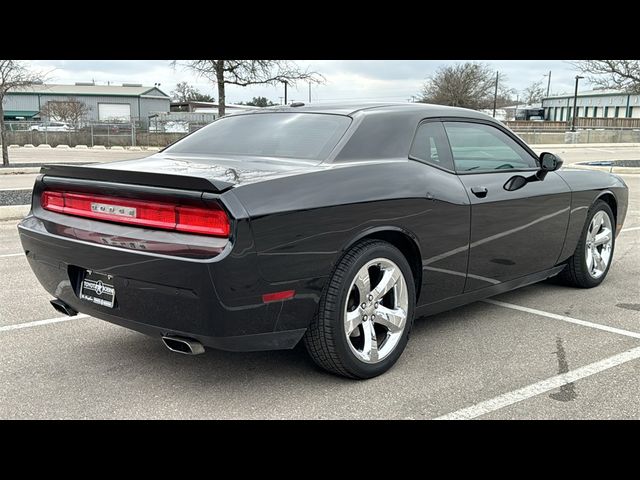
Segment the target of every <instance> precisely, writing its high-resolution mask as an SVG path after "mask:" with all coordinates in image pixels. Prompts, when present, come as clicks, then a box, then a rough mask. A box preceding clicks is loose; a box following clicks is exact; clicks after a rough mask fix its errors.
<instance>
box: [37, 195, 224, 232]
mask: <svg viewBox="0 0 640 480" xmlns="http://www.w3.org/2000/svg"><path fill="white" fill-rule="evenodd" d="M40 204H41V205H42V208H44V209H45V210H50V211H52V212H58V213H64V214H66V215H75V216H79V217H87V218H94V219H96V220H106V221H109V222H117V223H125V224H129V225H138V226H141V227H150V228H161V229H164V230H176V231H179V232H188V233H197V234H201V235H215V236H216V237H228V236H229V231H230V225H229V217H227V214H226V212H225V211H224V210H222V208H220V207H215V206H213V207H208V208H204V207H191V206H183V205H174V204H171V203H166V202H156V201H145V200H131V199H128V198H117V197H108V196H104V195H93V194H84V193H76V192H56V191H45V192H43V193H42V196H41V197H40Z"/></svg>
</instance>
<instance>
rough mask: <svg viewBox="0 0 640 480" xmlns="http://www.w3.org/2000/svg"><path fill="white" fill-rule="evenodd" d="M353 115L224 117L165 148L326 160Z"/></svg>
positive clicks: (206, 152)
mask: <svg viewBox="0 0 640 480" xmlns="http://www.w3.org/2000/svg"><path fill="white" fill-rule="evenodd" d="M350 123H351V118H350V117H346V116H343V115H328V114H317V113H315V114H314V113H256V114H249V115H237V116H229V117H224V118H221V119H220V120H217V121H215V122H213V123H211V124H210V125H207V126H206V127H203V128H201V129H200V130H198V131H197V132H195V133H194V134H192V135H189V136H188V137H185V138H184V139H183V140H181V141H179V142H177V143H175V144H174V145H172V146H171V147H169V148H167V149H166V150H165V152H166V153H174V154H196V155H217V154H223V155H249V156H261V157H287V158H301V159H309V160H324V159H326V158H327V156H328V155H329V153H330V152H331V150H333V148H334V147H335V146H336V144H337V143H338V140H340V137H341V136H342V135H343V134H344V132H345V131H346V130H347V128H348V127H349V124H350Z"/></svg>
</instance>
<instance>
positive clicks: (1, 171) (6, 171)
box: [0, 167, 40, 175]
mask: <svg viewBox="0 0 640 480" xmlns="http://www.w3.org/2000/svg"><path fill="white" fill-rule="evenodd" d="M29 173H40V167H16V168H6V167H2V168H0V175H22V174H29Z"/></svg>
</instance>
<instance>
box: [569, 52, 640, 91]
mask: <svg viewBox="0 0 640 480" xmlns="http://www.w3.org/2000/svg"><path fill="white" fill-rule="evenodd" d="M571 63H572V64H573V65H574V66H575V67H576V68H578V70H580V72H581V73H583V74H584V75H585V76H586V77H587V79H588V80H589V81H590V82H591V83H592V84H593V85H597V86H599V87H603V88H615V89H619V90H624V91H626V92H629V93H640V60H579V61H576V62H571Z"/></svg>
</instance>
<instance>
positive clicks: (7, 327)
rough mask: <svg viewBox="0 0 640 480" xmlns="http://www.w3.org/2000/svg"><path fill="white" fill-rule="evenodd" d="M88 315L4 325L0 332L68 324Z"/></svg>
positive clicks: (81, 314) (82, 314)
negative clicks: (52, 324)
mask: <svg viewBox="0 0 640 480" xmlns="http://www.w3.org/2000/svg"><path fill="white" fill-rule="evenodd" d="M87 317H89V315H85V314H84V313H80V314H78V315H76V316H75V317H58V318H49V319H47V320H36V321H35V322H27V323H16V324H13V325H4V326H2V327H0V332H8V331H9V330H20V329H21V328H30V327H39V326H40V325H48V324H50V323H60V322H68V321H69V320H77V319H80V318H87Z"/></svg>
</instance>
